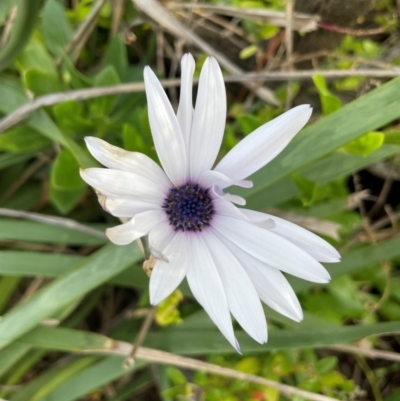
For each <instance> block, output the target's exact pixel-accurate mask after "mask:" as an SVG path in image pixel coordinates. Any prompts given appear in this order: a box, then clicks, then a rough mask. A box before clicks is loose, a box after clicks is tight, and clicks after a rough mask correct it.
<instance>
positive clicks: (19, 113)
mask: <svg viewBox="0 0 400 401" xmlns="http://www.w3.org/2000/svg"><path fill="white" fill-rule="evenodd" d="M315 74H319V75H322V76H324V77H325V78H346V77H376V78H393V77H397V76H400V69H394V68H393V69H391V70H373V69H362V70H303V71H289V72H286V71H274V72H269V71H261V72H248V73H241V74H239V75H236V74H235V75H228V76H225V77H224V80H225V82H249V81H287V80H302V79H311V78H312V77H313V76H314V75H315ZM193 82H194V84H196V83H197V82H198V80H197V79H194V80H193ZM161 84H162V85H163V86H164V88H171V87H174V86H179V85H180V79H166V80H161ZM142 91H144V83H143V82H133V83H130V84H120V85H113V86H107V87H99V88H89V89H79V90H74V91H67V92H63V93H53V94H50V95H45V96H40V97H38V98H36V99H35V100H32V101H29V102H28V103H26V104H24V105H23V106H21V107H19V108H17V109H16V110H14V111H13V112H12V113H10V114H9V115H8V116H6V117H4V118H3V119H1V120H0V134H1V133H2V132H4V131H5V130H7V129H9V128H11V127H12V126H14V125H16V124H18V123H19V122H21V121H22V120H24V119H25V118H26V117H27V116H28V115H29V114H30V113H32V112H33V111H35V110H38V109H40V108H42V107H45V106H52V105H55V104H58V103H63V102H67V101H71V100H75V101H77V100H87V99H93V98H96V97H100V96H111V95H118V94H123V93H133V92H142Z"/></svg>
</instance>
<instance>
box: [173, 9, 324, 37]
mask: <svg viewBox="0 0 400 401" xmlns="http://www.w3.org/2000/svg"><path fill="white" fill-rule="evenodd" d="M167 7H168V8H169V9H171V10H177V9H182V8H185V9H194V10H196V9H197V10H206V11H211V12H214V13H216V14H221V15H227V16H229V17H238V18H251V19H258V20H261V21H263V22H267V23H269V24H271V25H277V26H280V27H286V23H287V20H286V16H285V13H284V12H282V11H274V10H266V9H264V8H241V7H232V6H224V5H213V4H204V3H175V2H171V3H167ZM319 20H320V17H319V16H318V15H310V14H303V13H295V14H294V15H293V30H295V31H301V32H310V31H315V30H316V29H317V28H318V22H319Z"/></svg>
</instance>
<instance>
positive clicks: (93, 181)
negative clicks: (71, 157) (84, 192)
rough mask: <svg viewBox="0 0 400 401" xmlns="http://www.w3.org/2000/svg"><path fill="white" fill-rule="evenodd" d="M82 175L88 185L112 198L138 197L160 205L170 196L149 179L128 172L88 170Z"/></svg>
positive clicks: (99, 169)
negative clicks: (166, 196)
mask: <svg viewBox="0 0 400 401" xmlns="http://www.w3.org/2000/svg"><path fill="white" fill-rule="evenodd" d="M80 174H81V177H82V179H83V180H84V181H85V182H86V183H88V184H89V185H90V186H92V187H93V188H95V189H97V190H98V191H100V192H101V193H102V194H103V195H105V196H109V197H111V198H132V197H137V198H139V199H142V200H148V201H150V202H153V203H154V202H158V203H160V202H162V201H163V200H164V199H165V195H166V194H168V192H163V191H162V190H161V189H160V188H157V186H155V185H154V183H153V182H152V181H150V180H149V179H147V178H145V177H143V176H140V175H137V174H134V173H128V172H127V171H121V170H111V169H106V168H88V169H86V170H81V171H80Z"/></svg>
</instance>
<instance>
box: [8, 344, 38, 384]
mask: <svg viewBox="0 0 400 401" xmlns="http://www.w3.org/2000/svg"><path fill="white" fill-rule="evenodd" d="M31 349H32V347H31V346H30V345H28V344H17V343H13V344H11V345H9V346H8V347H6V348H4V349H2V350H0V360H1V364H0V377H2V376H3V375H4V374H5V373H6V372H7V371H8V370H9V369H10V368H11V367H12V366H14V365H15V364H16V363H17V362H18V361H20V360H21V359H22V358H23V357H24V356H25V355H26V354H27V353H28V352H29V351H30V350H31Z"/></svg>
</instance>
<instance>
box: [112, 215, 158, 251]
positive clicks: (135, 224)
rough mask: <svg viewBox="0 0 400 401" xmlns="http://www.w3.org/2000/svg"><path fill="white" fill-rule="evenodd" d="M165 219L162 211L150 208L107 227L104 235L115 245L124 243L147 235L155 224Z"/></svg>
mask: <svg viewBox="0 0 400 401" xmlns="http://www.w3.org/2000/svg"><path fill="white" fill-rule="evenodd" d="M165 219H166V217H165V213H164V212H163V211H155V210H150V211H148V212H143V213H139V214H137V215H136V216H135V217H134V218H133V219H131V220H129V221H128V222H127V223H124V224H121V225H119V226H115V227H112V228H107V230H106V235H107V237H108V238H109V239H110V241H111V242H113V243H114V244H117V245H126V244H130V243H131V242H133V241H135V240H137V239H139V238H140V237H143V236H144V235H147V234H148V233H149V232H150V231H151V230H152V229H153V228H154V227H155V226H157V225H159V224H160V223H162V222H163V221H164V220H165Z"/></svg>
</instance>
